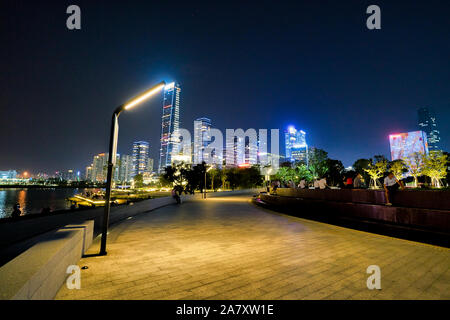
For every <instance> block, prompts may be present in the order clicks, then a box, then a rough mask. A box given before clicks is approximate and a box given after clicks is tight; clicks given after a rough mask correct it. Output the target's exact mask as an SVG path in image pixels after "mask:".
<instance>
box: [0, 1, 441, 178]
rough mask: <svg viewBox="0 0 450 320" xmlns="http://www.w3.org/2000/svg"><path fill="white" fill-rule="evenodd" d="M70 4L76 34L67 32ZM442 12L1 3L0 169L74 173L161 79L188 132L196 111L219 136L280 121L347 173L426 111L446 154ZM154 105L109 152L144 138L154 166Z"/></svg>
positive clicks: (302, 4)
mask: <svg viewBox="0 0 450 320" xmlns="http://www.w3.org/2000/svg"><path fill="white" fill-rule="evenodd" d="M70 4H77V5H79V6H80V8H81V12H82V29H81V30H78V31H70V30H68V29H67V28H66V19H67V17H68V16H69V15H68V14H66V8H67V7H68V6H69V5H70ZM371 4H377V5H379V6H380V7H381V15H382V22H381V23H382V29H381V30H373V31H371V30H368V29H367V27H366V19H367V17H368V16H369V15H367V14H366V8H367V7H368V6H369V5H371ZM449 16H450V1H448V0H443V1H431V0H427V1H422V0H421V1H399V0H391V1H380V0H370V1H363V0H355V1H350V0H347V1H335V0H331V1H321V0H315V1H312V0H310V1H299V0H298V1H295V2H294V1H292V2H283V1H276V2H275V1H271V2H265V1H235V2H231V1H224V2H219V1H205V2H197V1H183V2H180V3H177V2H175V1H170V2H169V1H158V2H156V1H155V2H153V1H130V0H129V1H100V0H90V1H79V0H71V1H21V0H13V1H11V0H2V1H1V4H0V39H1V44H2V46H1V50H0V61H1V64H0V66H1V72H0V73H1V77H0V88H1V90H0V137H1V138H0V139H1V140H0V145H1V154H0V170H7V169H17V170H18V171H22V170H28V171H31V172H33V173H37V172H38V171H44V172H48V173H53V172H54V171H56V170H67V169H77V170H81V171H82V172H83V173H84V168H85V167H86V166H87V165H89V164H90V163H91V161H92V157H93V155H94V154H97V153H100V152H105V151H106V150H107V145H108V137H109V126H110V118H111V114H112V112H113V110H114V109H115V108H116V107H117V106H118V105H120V104H122V103H123V102H125V101H127V100H128V99H129V98H131V97H133V96H134V95H135V94H137V93H140V92H141V91H143V90H144V89H146V88H148V87H149V86H152V85H154V84H156V83H157V82H159V81H161V80H165V81H167V82H169V81H173V80H176V81H178V82H179V83H180V84H181V86H182V92H181V115H180V117H181V127H183V128H187V129H189V130H191V131H193V121H194V119H196V118H198V117H202V116H206V117H209V118H211V120H212V123H213V127H216V128H219V129H221V130H223V132H225V129H226V128H243V129H247V128H256V129H259V128H268V129H271V128H279V129H285V128H286V127H287V126H288V125H290V124H292V125H295V126H296V127H297V128H299V129H303V130H304V131H306V132H307V140H308V143H309V145H311V146H316V147H319V148H322V149H325V150H326V151H328V152H329V156H330V157H331V158H334V159H340V160H342V161H343V163H344V165H346V166H348V165H351V164H353V162H354V161H355V160H356V159H358V158H363V157H365V158H368V157H372V156H373V155H375V154H385V155H386V156H388V154H389V141H388V135H389V134H390V133H396V132H406V131H414V130H417V129H418V127H417V109H418V108H419V107H429V108H432V109H434V111H435V112H436V114H437V116H438V124H439V125H440V130H441V139H442V144H441V146H442V147H443V149H444V150H447V151H448V150H450V130H449V128H448V123H449V122H450V18H449ZM161 109H162V95H160V96H159V97H154V98H152V100H151V101H149V102H148V103H146V104H145V105H141V106H139V107H138V108H136V109H135V110H133V111H132V112H126V113H123V114H122V115H121V117H120V134H119V153H125V154H131V146H132V142H133V141H137V140H147V141H149V142H150V145H151V156H152V157H153V158H155V167H156V166H157V163H158V152H159V138H160V131H161V113H162V110H161ZM280 133H281V132H280ZM283 149H284V148H283Z"/></svg>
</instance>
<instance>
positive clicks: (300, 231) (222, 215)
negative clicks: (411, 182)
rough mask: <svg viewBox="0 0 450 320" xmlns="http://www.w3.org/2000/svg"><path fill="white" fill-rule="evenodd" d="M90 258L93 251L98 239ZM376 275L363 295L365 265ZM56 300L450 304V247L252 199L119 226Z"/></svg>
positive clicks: (224, 200)
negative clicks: (304, 215)
mask: <svg viewBox="0 0 450 320" xmlns="http://www.w3.org/2000/svg"><path fill="white" fill-rule="evenodd" d="M96 240H97V241H96V242H94V245H93V246H92V247H91V249H90V252H89V253H96V252H97V251H98V239H96ZM370 265H378V266H379V267H380V269H381V290H376V289H374V290H369V289H368V288H367V284H366V281H367V278H368V277H369V276H370V275H369V274H367V273H366V269H367V267H368V266H370ZM79 266H80V267H81V266H88V269H86V270H82V271H81V272H82V273H81V289H79V290H76V289H73V290H69V289H67V287H66V285H63V286H62V287H61V289H60V291H59V292H58V294H57V296H56V299H69V300H72V299H77V300H78V299H93V300H97V299H136V300H140V299H151V300H155V299H164V300H166V299H170V300H172V299H173V300H179V299H183V300H184V299H186V300H187V299H258V300H269V299H270V300H271V299H284V300H298V299H329V300H331V299H358V300H359V299H364V300H365V299H450V250H449V249H446V248H441V247H436V246H431V245H427V244H421V243H416V242H411V241H406V240H400V239H395V238H390V237H385V236H381V235H376V234H371V233H366V232H361V231H356V230H351V229H346V228H341V227H337V226H332V225H328V224H324V223H319V222H315V221H309V220H305V219H300V218H295V217H290V216H286V215H281V214H277V213H275V212H272V211H269V210H266V209H262V208H259V207H257V206H255V205H253V204H252V203H251V202H250V199H249V196H232V197H231V196H229V197H218V198H210V199H207V200H194V201H189V202H185V203H183V204H182V205H179V206H177V205H171V206H167V207H164V208H161V209H158V210H155V211H152V212H148V213H143V214H140V215H137V216H135V217H133V218H131V219H128V220H124V221H123V222H120V223H118V224H116V225H114V226H112V227H111V229H110V234H109V238H108V255H107V256H102V257H88V258H83V259H81V260H80V261H79Z"/></svg>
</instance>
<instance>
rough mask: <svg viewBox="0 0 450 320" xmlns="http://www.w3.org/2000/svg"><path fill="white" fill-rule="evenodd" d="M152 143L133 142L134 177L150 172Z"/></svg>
mask: <svg viewBox="0 0 450 320" xmlns="http://www.w3.org/2000/svg"><path fill="white" fill-rule="evenodd" d="M149 149H150V144H149V143H148V142H147V141H136V142H134V143H133V173H132V175H133V177H134V176H136V175H138V174H144V173H146V172H148V152H149Z"/></svg>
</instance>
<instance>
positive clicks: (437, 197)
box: [277, 188, 450, 210]
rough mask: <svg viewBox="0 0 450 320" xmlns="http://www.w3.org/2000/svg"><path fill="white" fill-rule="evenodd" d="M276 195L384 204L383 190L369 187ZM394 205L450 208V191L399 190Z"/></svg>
mask: <svg viewBox="0 0 450 320" xmlns="http://www.w3.org/2000/svg"><path fill="white" fill-rule="evenodd" d="M277 195H278V196H283V197H294V198H305V199H314V200H326V201H337V202H352V203H370V204H383V205H384V204H385V203H386V200H385V194H384V190H370V189H324V190H317V189H290V188H279V189H277ZM391 202H392V203H393V204H394V205H395V206H401V207H408V208H423V209H436V210H450V191H439V190H407V189H406V190H399V191H398V192H397V193H396V194H395V196H394V198H393V199H392V201H391Z"/></svg>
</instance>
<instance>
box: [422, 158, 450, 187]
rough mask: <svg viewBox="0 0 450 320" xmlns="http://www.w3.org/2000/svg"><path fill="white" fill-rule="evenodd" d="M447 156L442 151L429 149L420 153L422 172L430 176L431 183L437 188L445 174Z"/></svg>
mask: <svg viewBox="0 0 450 320" xmlns="http://www.w3.org/2000/svg"><path fill="white" fill-rule="evenodd" d="M447 162H448V158H447V155H445V154H444V153H443V152H442V151H430V152H429V153H428V154H426V153H422V163H423V169H422V173H423V174H424V175H426V176H428V177H430V178H431V184H432V185H433V186H435V187H437V188H440V187H441V184H442V182H441V179H443V178H445V177H446V176H447Z"/></svg>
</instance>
